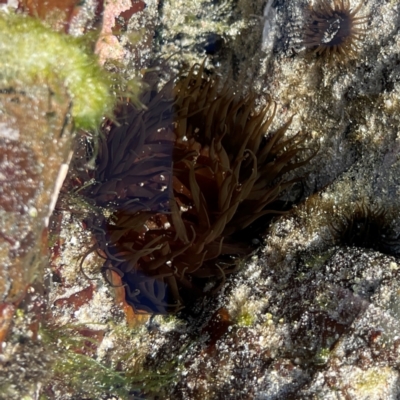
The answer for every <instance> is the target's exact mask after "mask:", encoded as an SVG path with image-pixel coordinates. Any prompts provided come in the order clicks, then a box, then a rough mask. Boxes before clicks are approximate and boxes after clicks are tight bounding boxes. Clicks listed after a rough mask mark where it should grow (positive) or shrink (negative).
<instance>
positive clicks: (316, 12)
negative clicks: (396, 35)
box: [303, 0, 369, 63]
mask: <svg viewBox="0 0 400 400" xmlns="http://www.w3.org/2000/svg"><path fill="white" fill-rule="evenodd" d="M361 7H362V3H361V2H360V4H359V5H358V6H357V7H355V8H352V7H351V5H350V1H349V0H316V1H315V2H314V5H313V6H312V7H311V6H310V8H309V10H308V16H307V21H306V24H305V30H304V41H303V43H304V45H305V46H306V47H307V48H309V49H312V50H313V52H314V53H316V54H317V55H319V56H322V57H324V59H327V60H328V61H329V62H330V63H333V62H334V61H337V62H339V63H345V62H347V61H348V60H349V59H352V58H355V56H356V54H357V51H358V43H359V42H360V41H362V39H363V38H364V37H365V34H366V31H365V25H366V23H367V22H368V19H369V16H366V15H363V16H360V15H359V11H360V9H361Z"/></svg>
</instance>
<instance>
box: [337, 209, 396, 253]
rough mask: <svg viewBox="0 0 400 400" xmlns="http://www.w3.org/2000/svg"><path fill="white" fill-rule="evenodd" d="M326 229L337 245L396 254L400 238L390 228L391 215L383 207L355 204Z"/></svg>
mask: <svg viewBox="0 0 400 400" xmlns="http://www.w3.org/2000/svg"><path fill="white" fill-rule="evenodd" d="M329 229H330V231H331V233H332V235H333V237H334V238H335V240H336V241H337V243H339V244H344V245H347V246H354V247H364V248H368V249H373V250H376V251H379V252H381V253H384V254H392V255H398V254H400V237H399V234H396V232H395V229H394V227H393V213H392V212H391V211H389V210H387V209H385V208H383V207H377V206H370V205H367V204H365V203H364V202H362V203H356V205H355V206H354V207H353V209H351V210H348V211H346V212H343V213H341V214H340V215H339V216H338V217H337V218H335V219H333V220H332V221H331V223H330V225H329Z"/></svg>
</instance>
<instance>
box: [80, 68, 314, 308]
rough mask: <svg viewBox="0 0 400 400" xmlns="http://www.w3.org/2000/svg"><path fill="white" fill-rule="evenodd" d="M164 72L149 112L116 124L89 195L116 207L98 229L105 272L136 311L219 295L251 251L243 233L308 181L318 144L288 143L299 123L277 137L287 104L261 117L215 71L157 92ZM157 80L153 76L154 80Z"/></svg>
mask: <svg viewBox="0 0 400 400" xmlns="http://www.w3.org/2000/svg"><path fill="white" fill-rule="evenodd" d="M152 76H153V77H154V73H153V75H149V76H147V77H145V80H147V82H148V85H149V86H148V89H147V90H146V92H145V93H144V94H143V96H142V99H141V101H142V103H143V104H144V106H145V107H144V108H143V109H141V110H138V109H136V108H134V107H133V106H131V105H127V106H126V108H125V109H124V110H121V112H120V115H119V116H118V118H117V122H114V123H110V124H107V125H106V126H105V127H104V136H103V139H102V140H101V143H100V151H99V154H98V157H97V168H96V170H95V177H94V178H95V180H96V183H95V184H94V185H92V186H90V187H88V188H86V189H85V190H84V194H85V196H87V197H89V198H92V199H94V200H95V202H96V204H97V205H101V206H105V207H111V208H112V209H114V210H115V212H114V213H113V215H112V217H111V218H110V219H109V220H108V221H107V222H106V223H105V224H104V225H103V226H101V227H97V228H96V231H97V235H96V236H97V239H98V245H99V248H100V250H101V251H102V253H103V255H104V256H105V258H106V261H105V264H104V268H103V270H104V271H107V270H113V271H114V272H116V273H117V274H119V275H120V277H121V279H122V282H123V283H124V284H125V285H126V300H127V302H128V303H129V304H130V305H132V306H133V307H134V308H135V309H141V310H145V311H150V312H155V313H168V312H176V311H178V310H179V309H181V308H182V307H183V305H184V304H188V303H190V302H191V301H193V300H194V299H196V298H199V297H200V296H203V295H204V292H205V290H206V288H209V287H213V289H214V290H216V289H217V288H218V286H220V284H222V283H223V282H224V280H225V276H226V275H227V274H230V273H232V272H233V271H235V270H236V269H237V263H236V260H237V257H238V256H244V255H246V254H248V253H249V252H250V251H251V245H250V244H249V242H250V240H251V238H250V240H244V239H243V237H242V238H240V237H238V236H237V234H238V232H242V231H243V230H244V229H245V228H247V227H249V226H250V225H251V224H252V223H253V222H254V221H256V220H259V219H260V218H262V217H263V216H266V215H271V214H277V213H280V212H282V210H279V209H275V208H274V204H273V203H274V202H275V201H276V199H277V198H278V197H279V196H280V195H282V192H283V191H284V190H285V189H286V188H288V187H289V186H291V185H292V184H293V182H295V181H298V180H299V178H292V179H290V180H286V181H285V180H283V177H284V176H285V175H286V174H287V173H288V172H290V171H293V170H296V169H297V168H299V167H300V166H302V165H304V164H306V163H307V162H308V161H309V159H310V158H312V157H313V156H314V154H315V152H312V154H311V155H310V154H309V156H308V157H304V156H303V157H302V159H300V160H299V156H300V154H301V153H307V152H309V150H308V149H306V148H304V147H303V145H302V144H303V143H304V141H305V140H306V138H307V135H304V134H301V133H299V134H297V135H294V136H292V137H290V138H288V139H284V136H285V133H286V131H287V129H288V127H289V125H290V123H291V119H289V121H288V122H287V123H286V124H285V125H283V126H282V127H281V128H279V129H278V130H276V131H275V132H273V133H270V134H269V135H268V136H266V134H267V133H268V131H269V128H270V125H271V123H272V121H273V119H274V116H275V111H276V105H275V103H273V102H272V101H271V100H270V101H269V102H268V104H267V106H266V107H265V108H264V109H263V110H261V111H259V112H256V111H255V101H256V95H255V94H252V93H251V94H249V95H247V96H246V97H241V96H239V95H237V94H236V93H235V92H234V90H233V88H232V86H231V85H229V84H222V82H221V81H220V80H219V79H218V78H216V77H209V76H207V75H206V73H205V71H204V68H203V66H200V67H197V66H195V67H193V68H191V69H190V71H189V72H188V73H187V74H183V76H181V77H180V78H178V79H172V80H170V81H169V82H168V83H167V84H166V85H165V86H164V87H162V89H161V90H157V89H156V87H157V80H154V79H153V78H152ZM149 78H151V79H149Z"/></svg>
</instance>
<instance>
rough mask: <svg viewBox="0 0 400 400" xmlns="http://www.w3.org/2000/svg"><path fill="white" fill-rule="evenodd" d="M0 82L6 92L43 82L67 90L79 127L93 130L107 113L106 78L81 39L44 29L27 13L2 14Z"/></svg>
mask: <svg viewBox="0 0 400 400" xmlns="http://www.w3.org/2000/svg"><path fill="white" fill-rule="evenodd" d="M0 52H1V54H2V57H1V60H0V84H1V86H2V87H3V88H5V89H7V90H10V89H11V90H12V89H14V88H15V87H18V88H20V87H23V88H26V87H27V86H31V85H37V84H43V85H47V87H48V88H49V91H51V92H53V93H55V94H56V96H57V94H58V92H59V88H60V87H62V88H64V87H65V88H66V90H67V93H68V95H69V97H70V99H71V103H72V105H71V115H72V117H73V120H74V123H75V126H76V127H77V128H84V129H92V128H95V127H96V126H97V125H98V124H99V123H100V121H101V118H102V116H104V115H105V114H107V113H110V112H111V110H112V106H113V103H114V98H113V96H112V95H111V93H110V78H109V76H108V74H107V73H106V72H105V71H104V70H102V69H101V67H100V66H99V65H98V62H97V57H96V56H95V55H93V54H90V53H89V52H88V51H87V49H86V48H85V46H84V45H83V42H82V40H79V39H76V38H73V37H71V36H67V35H64V34H60V33H57V32H54V31H52V30H50V29H49V28H46V27H45V26H43V25H42V23H41V22H40V21H39V20H36V19H34V18H30V17H28V16H25V15H15V14H7V13H4V12H2V13H0Z"/></svg>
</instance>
